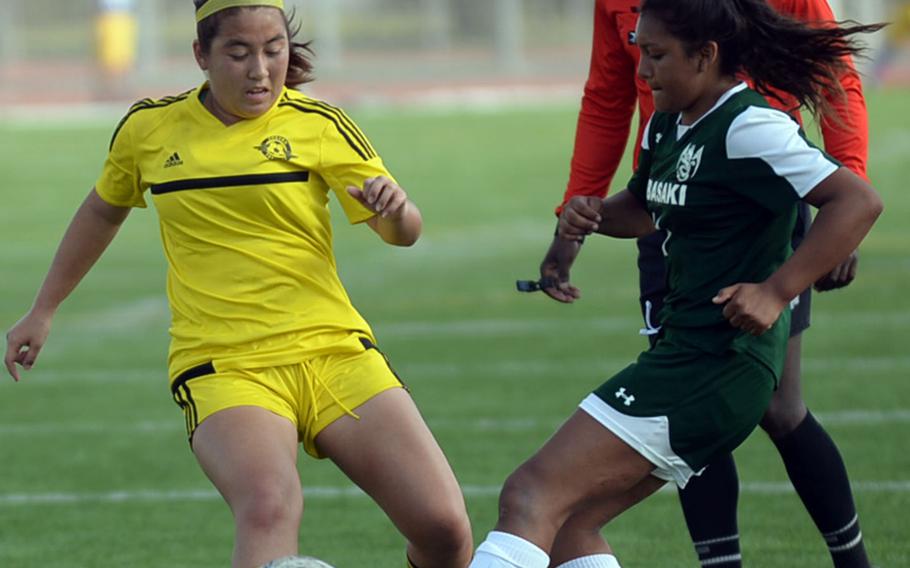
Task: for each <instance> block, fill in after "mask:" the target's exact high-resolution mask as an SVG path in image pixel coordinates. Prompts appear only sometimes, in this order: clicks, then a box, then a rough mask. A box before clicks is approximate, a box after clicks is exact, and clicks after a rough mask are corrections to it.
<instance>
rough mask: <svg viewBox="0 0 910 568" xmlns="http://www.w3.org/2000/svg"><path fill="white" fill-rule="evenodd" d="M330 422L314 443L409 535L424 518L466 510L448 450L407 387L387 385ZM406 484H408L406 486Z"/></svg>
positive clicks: (418, 526) (459, 512)
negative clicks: (418, 409)
mask: <svg viewBox="0 0 910 568" xmlns="http://www.w3.org/2000/svg"><path fill="white" fill-rule="evenodd" d="M354 412H356V414H357V418H354V417H353V416H350V415H344V416H341V417H340V418H338V419H337V420H335V421H334V422H332V423H331V424H329V425H328V426H326V427H325V428H324V429H323V430H322V431H321V432H320V433H319V434H318V435H317V436H316V439H315V444H316V449H317V450H318V451H319V453H320V454H322V455H324V456H326V457H328V458H330V459H331V460H332V461H333V462H335V463H336V464H337V465H338V467H339V468H340V469H341V470H342V471H343V472H344V473H345V474H346V475H347V476H348V477H349V478H350V479H351V480H352V481H353V482H354V483H356V484H357V485H358V486H359V487H360V488H361V489H363V490H364V491H365V492H366V493H367V494H368V495H370V496H371V497H372V498H373V499H374V500H375V501H376V503H377V504H378V505H379V506H380V507H381V508H382V509H383V510H384V511H385V512H386V514H387V515H388V516H389V518H390V519H391V520H392V522H393V523H394V524H395V525H396V526H397V527H398V528H399V530H401V531H402V533H404V534H405V535H406V536H409V535H413V534H414V533H415V532H417V531H419V530H420V528H421V523H422V521H423V520H424V519H425V518H429V517H431V516H437V515H443V516H444V515H447V514H449V513H451V512H452V511H453V510H455V511H456V512H457V513H458V514H459V515H463V517H464V519H465V521H466V519H467V513H466V512H465V508H464V498H463V497H462V494H461V489H460V487H459V485H458V482H457V480H456V479H455V474H454V473H453V472H452V469H451V467H450V466H449V463H448V461H447V460H446V458H445V455H444V454H443V453H442V450H441V449H440V447H439V445H438V444H437V443H436V440H435V439H434V438H433V435H432V434H431V433H430V430H429V428H428V427H427V426H426V424H425V423H424V421H423V418H422V417H421V416H420V413H419V412H418V411H417V407H416V406H415V405H414V402H413V400H412V399H411V396H410V394H408V392H407V391H406V390H404V389H403V388H396V389H389V390H385V391H383V392H381V393H380V394H378V395H376V396H374V397H373V398H371V399H370V400H368V401H367V402H365V403H364V404H362V405H360V406H358V407H357V408H355V409H354ZM403 488H407V490H406V491H403V490H402V489H403Z"/></svg>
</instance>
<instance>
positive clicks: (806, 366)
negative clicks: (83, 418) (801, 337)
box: [23, 352, 910, 390]
mask: <svg viewBox="0 0 910 568" xmlns="http://www.w3.org/2000/svg"><path fill="white" fill-rule="evenodd" d="M45 353H47V352H45ZM635 356H636V354H635V353H630V354H629V357H611V358H607V357H585V358H575V359H572V360H570V361H557V360H555V359H553V358H542V359H533V358H522V359H498V360H494V361H489V362H484V361H471V362H454V361H442V362H432V363H398V362H396V359H395V357H394V354H393V356H392V364H393V365H394V366H395V368H396V370H397V371H399V372H400V374H401V375H402V376H403V377H404V379H405V381H407V380H408V378H409V377H411V378H413V379H419V380H440V379H451V380H457V379H459V378H460V377H467V376H484V377H492V378H498V379H505V378H523V377H528V376H531V377H539V376H548V375H549V376H553V377H559V378H563V379H564V378H567V377H579V378H582V379H585V380H590V382H591V385H590V386H591V388H592V389H593V388H594V387H595V386H597V384H598V383H597V381H598V380H600V379H603V380H605V379H607V378H609V377H610V376H611V375H612V374H613V373H615V372H617V371H619V370H620V369H623V368H624V367H625V366H626V365H628V364H629V363H632V362H633V361H634V359H635ZM802 366H803V370H804V371H807V372H851V373H888V372H891V373H893V372H900V371H907V370H910V356H906V355H894V356H881V357H834V356H830V357H822V356H818V357H814V356H808V357H803V365H802ZM46 367H50V368H46ZM62 367H63V362H62V361H60V360H59V359H54V360H48V361H47V362H46V365H42V361H41V360H39V362H38V365H36V366H35V368H34V369H33V370H32V371H29V372H26V373H24V375H23V376H24V379H23V385H29V388H40V387H41V386H42V385H58V384H72V385H93V384H94V385H115V384H122V385H133V384H158V385H160V387H161V389H165V390H166V389H167V370H166V368H165V365H164V361H163V360H162V363H161V366H160V367H144V368H125V369H122V370H119V369H98V370H89V369H85V368H80V369H76V370H66V369H63V368H62Z"/></svg>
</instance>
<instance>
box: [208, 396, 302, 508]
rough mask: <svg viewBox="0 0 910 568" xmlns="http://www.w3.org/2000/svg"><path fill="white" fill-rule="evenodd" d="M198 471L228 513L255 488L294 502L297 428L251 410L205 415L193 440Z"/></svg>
mask: <svg viewBox="0 0 910 568" xmlns="http://www.w3.org/2000/svg"><path fill="white" fill-rule="evenodd" d="M193 452H194V453H195V454H196V459H197V460H198V461H199V464H200V465H201V466H202V469H203V471H204V472H205V474H206V475H207V476H208V477H209V479H211V480H212V483H213V484H214V485H215V487H216V488H217V489H218V491H220V492H221V494H222V495H223V496H224V498H225V500H226V501H227V502H228V503H229V504H230V505H231V506H232V508H233V507H234V506H235V505H236V504H238V503H239V502H241V501H242V500H243V499H245V498H252V497H254V496H255V495H256V494H257V492H258V491H259V489H261V488H268V490H269V491H278V492H280V493H282V494H285V495H287V497H288V501H289V502H290V501H291V499H292V498H297V496H298V495H299V492H300V479H299V476H298V473H297V428H296V427H295V425H294V424H293V423H292V422H291V421H289V420H288V419H287V418H284V417H281V416H278V415H276V414H274V413H273V412H270V411H268V410H265V409H263V408H259V407H254V406H236V407H233V408H228V409H225V410H221V411H219V412H216V413H214V414H212V415H211V416H209V417H208V418H207V419H206V420H205V421H204V422H202V423H201V424H200V425H199V426H198V427H197V428H196V432H195V434H194V436H193Z"/></svg>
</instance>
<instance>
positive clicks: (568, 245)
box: [540, 237, 581, 304]
mask: <svg viewBox="0 0 910 568" xmlns="http://www.w3.org/2000/svg"><path fill="white" fill-rule="evenodd" d="M579 250H581V243H580V242H579V241H570V240H566V239H561V238H559V237H554V238H553V244H551V245H550V249H549V250H547V254H546V256H544V257H543V261H542V262H541V263H540V279H541V281H542V282H552V283H553V285H551V286H544V287H543V288H541V290H543V291H544V293H546V295H547V296H549V297H551V298H553V299H554V300H557V301H559V302H563V303H566V304H571V303H572V302H574V301H575V300H577V299H579V298H580V297H581V290H579V289H578V288H576V287H575V286H572V285H571V284H569V269H570V268H571V267H572V263H574V262H575V257H577V256H578V251H579Z"/></svg>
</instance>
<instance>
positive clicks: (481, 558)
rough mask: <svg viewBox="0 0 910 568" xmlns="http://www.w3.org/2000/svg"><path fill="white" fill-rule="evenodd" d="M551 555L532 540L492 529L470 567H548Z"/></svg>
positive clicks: (478, 549)
mask: <svg viewBox="0 0 910 568" xmlns="http://www.w3.org/2000/svg"><path fill="white" fill-rule="evenodd" d="M549 565H550V557H549V556H547V553H546V552H544V551H543V550H541V549H540V548H538V547H537V545H535V544H534V543H532V542H528V541H526V540H525V539H523V538H521V537H518V536H515V535H512V534H509V533H504V532H499V531H492V532H491V533H490V534H488V535H487V539H486V540H485V541H483V542H482V543H480V546H478V547H477V552H476V553H474V560H472V561H471V565H470V566H468V568H547V566H549Z"/></svg>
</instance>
